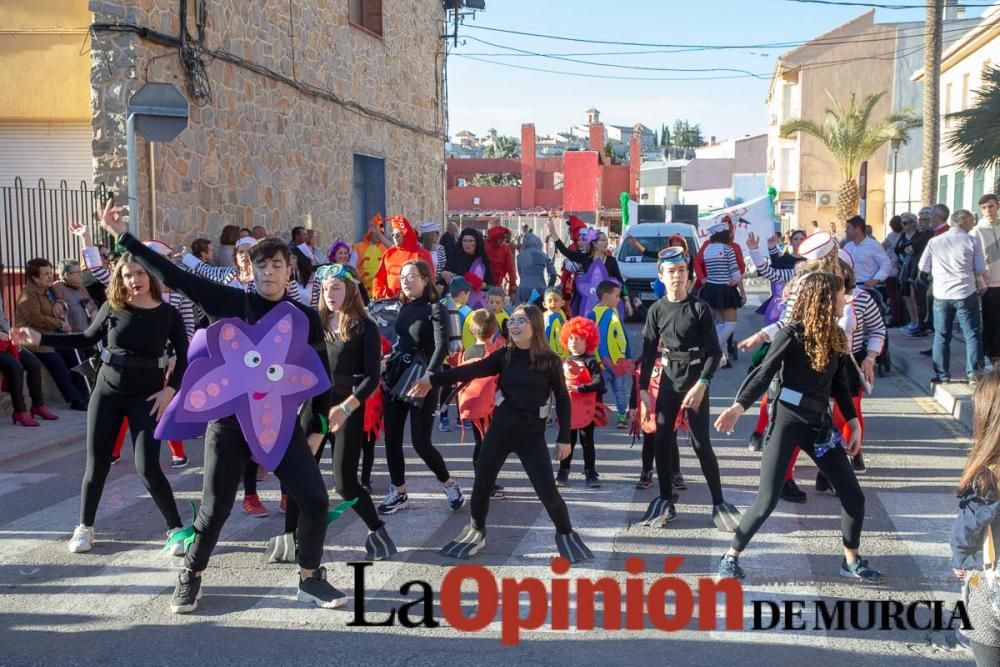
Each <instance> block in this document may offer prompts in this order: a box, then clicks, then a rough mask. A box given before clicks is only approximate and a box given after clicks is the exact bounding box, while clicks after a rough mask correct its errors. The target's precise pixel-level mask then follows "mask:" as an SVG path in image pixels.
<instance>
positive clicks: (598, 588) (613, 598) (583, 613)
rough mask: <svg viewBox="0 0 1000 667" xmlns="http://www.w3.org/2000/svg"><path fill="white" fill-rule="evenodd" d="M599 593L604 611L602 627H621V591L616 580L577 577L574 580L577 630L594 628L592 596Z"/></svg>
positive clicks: (615, 628)
mask: <svg viewBox="0 0 1000 667" xmlns="http://www.w3.org/2000/svg"><path fill="white" fill-rule="evenodd" d="M597 593H600V594H601V606H602V607H603V611H604V629H605V630H621V629H622V591H621V588H619V586H618V582H617V581H616V580H614V579H612V578H610V577H604V578H602V579H598V580H597V581H591V580H590V579H579V580H577V582H576V627H577V629H578V630H593V629H594V608H595V606H596V605H595V601H594V598H595V597H596V594H597Z"/></svg>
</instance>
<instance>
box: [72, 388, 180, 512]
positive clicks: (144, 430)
mask: <svg viewBox="0 0 1000 667" xmlns="http://www.w3.org/2000/svg"><path fill="white" fill-rule="evenodd" d="M106 372H111V371H104V372H102V373H101V375H100V376H99V377H98V380H97V387H96V388H95V389H94V394H93V396H91V398H90V405H89V406H88V408H87V470H86V472H85V473H84V475H83V484H82V487H81V489H80V496H81V499H82V502H81V504H80V523H82V524H83V525H84V526H93V525H94V518H95V516H96V515H97V506H98V505H99V504H100V502H101V495H102V494H103V493H104V483H105V481H107V479H108V472H109V471H110V470H111V452H112V450H114V448H115V438H116V436H117V435H118V431H119V429H120V428H121V424H122V420H123V419H128V426H129V431H130V432H131V434H132V443H133V445H132V446H133V448H134V450H135V469H136V472H138V473H139V479H141V480H142V483H143V485H145V487H146V490H147V491H149V495H150V496H152V498H153V502H155V503H156V506H157V507H158V508H159V510H160V513H161V514H162V515H163V518H164V519H166V520H167V528H180V527H181V526H182V525H183V524H182V523H181V517H180V514H178V513H177V503H176V502H175V501H174V492H173V490H172V489H171V488H170V482H168V481H167V477H166V475H164V474H163V470H162V469H161V468H160V441H159V440H157V439H156V438H154V437H153V430H154V429H155V428H156V421H155V420H154V419H153V417H152V416H151V415H150V414H149V411H150V410H151V409H152V406H153V402H152V401H147V400H146V397H147V396H149V395H150V394H152V393H155V392H156V391H157V390H156V389H153V390H152V391H149V392H141V393H138V394H134V393H122V392H119V391H116V390H115V389H114V388H113V387H110V386H108V383H107V382H106V381H105V373H106Z"/></svg>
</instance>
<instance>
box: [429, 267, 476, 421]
mask: <svg viewBox="0 0 1000 667" xmlns="http://www.w3.org/2000/svg"><path fill="white" fill-rule="evenodd" d="M471 292H472V285H470V284H469V281H468V280H466V279H465V278H463V277H461V276H456V277H454V278H452V279H451V282H450V283H448V295H447V296H446V297H445V298H444V304H445V307H446V308H447V309H448V359H447V361H445V365H446V366H455V365H457V364H458V362H459V360H460V359H461V354H462V351H463V350H465V349H468V348H469V347H471V346H472V345H474V344H475V342H476V341H475V339H474V338H473V336H472V333H471V332H468V333H467V327H468V316H469V313H471V312H472V308H471V307H469V294H470V293H471ZM453 392H454V390H453V388H452V387H444V389H443V390H442V391H441V405H440V413H441V414H440V417H439V418H438V430H440V431H441V432H443V433H447V432H448V431H450V430H451V422H450V421H449V419H448V408H449V402H450V399H451V395H452V393H453Z"/></svg>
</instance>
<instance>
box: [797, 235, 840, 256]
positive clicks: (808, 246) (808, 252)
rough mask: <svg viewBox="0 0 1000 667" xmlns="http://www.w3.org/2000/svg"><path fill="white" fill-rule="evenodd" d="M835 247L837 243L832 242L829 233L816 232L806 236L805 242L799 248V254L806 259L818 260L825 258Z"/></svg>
mask: <svg viewBox="0 0 1000 667" xmlns="http://www.w3.org/2000/svg"><path fill="white" fill-rule="evenodd" d="M836 247H837V242H836V241H834V240H833V237H832V236H830V233H829V232H816V233H815V234H813V235H811V236H807V237H806V240H805V241H803V242H802V244H801V245H800V246H799V254H800V255H802V256H803V257H805V258H806V259H819V258H820V257H826V256H827V255H829V254H830V253H831V252H833V251H834V249H835V248H836Z"/></svg>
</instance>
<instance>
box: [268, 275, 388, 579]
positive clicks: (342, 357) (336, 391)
mask: <svg viewBox="0 0 1000 667" xmlns="http://www.w3.org/2000/svg"><path fill="white" fill-rule="evenodd" d="M316 280H317V281H319V284H320V289H321V290H322V298H321V300H320V311H319V312H320V318H321V319H322V320H323V325H324V329H323V331H324V337H325V340H326V357H327V359H328V360H329V363H330V384H331V387H330V390H329V394H330V396H329V399H328V402H329V404H330V405H331V406H332V407H331V408H330V412H329V414H328V415H327V417H326V418H327V420H328V421H327V424H328V431H327V434H326V436H325V437H323V438H322V440H321V441H320V442H319V443H316V447H315V450H316V461H317V462H318V461H319V460H320V458H321V457H322V456H323V448H324V447H325V446H326V443H327V441H329V442H331V444H332V446H333V480H334V482H335V483H336V485H337V493H338V494H340V497H341V498H343V499H344V500H345V501H351V500H354V499H357V501H358V502H357V503H356V504H355V505H354V511H355V512H357V514H358V516H359V517H361V520H362V521H364V522H365V525H366V526H368V530H369V531H370V532H369V534H368V539H367V540H366V542H365V551H366V552H367V555H368V559H369V560H383V559H386V558H389V557H390V556H392V555H393V554H395V553H397V550H396V545H395V544H393V541H392V539H391V538H390V537H389V534H388V533H387V532H386V530H385V522H383V521H382V520H381V519H379V518H378V514H377V513H376V512H375V504H374V503H373V502H372V499H371V496H370V495H368V492H367V491H366V490H365V489H364V488H363V487H362V486H361V484H360V483H359V482H358V462H359V460H360V458H361V452H362V448H363V447H364V441H365V434H364V422H365V399H367V398H368V397H369V396H371V394H372V392H373V391H375V388H376V387H377V386H378V381H379V369H380V365H381V351H382V344H381V342H380V339H379V332H378V325H376V324H375V322H374V321H373V320H372V319H371V318H370V317H368V313H367V311H366V310H365V306H364V303H363V302H362V299H361V293H360V290H359V285H360V283H359V280H358V278H357V277H355V276H354V275H353V273H352V272H351V271H350V268H349V267H347V266H344V265H342V264H327V265H325V266H321V267H320V268H319V269H317V271H316ZM300 419H301V421H302V423H303V424H309V423H311V422H312V419H313V408H312V404H311V403H309V404H307V405H306V406H305V407H304V408H303V410H302V413H301V417H300ZM310 439H314V440H319V438H316V437H315V436H310ZM313 444H314V443H313V442H310V446H312V445H313ZM298 519H299V508H298V505H296V504H295V501H294V500H292V499H289V501H288V510H287V512H286V514H285V532H284V534H283V535H279V536H278V537H275V538H272V540H271V541H270V542H269V543H268V547H267V554H268V555H269V557H270V559H271V561H272V562H291V561H293V560H294V554H295V529H296V528H297V527H298Z"/></svg>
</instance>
